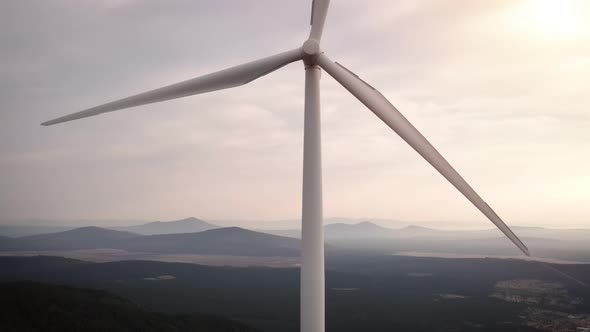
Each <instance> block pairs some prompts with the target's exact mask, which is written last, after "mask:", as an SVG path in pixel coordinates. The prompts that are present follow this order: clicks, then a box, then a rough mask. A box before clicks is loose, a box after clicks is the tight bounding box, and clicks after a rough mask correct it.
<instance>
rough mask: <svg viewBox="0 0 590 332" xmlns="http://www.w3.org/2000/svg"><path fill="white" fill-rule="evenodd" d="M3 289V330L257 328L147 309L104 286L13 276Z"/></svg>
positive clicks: (229, 331)
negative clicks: (18, 279)
mask: <svg viewBox="0 0 590 332" xmlns="http://www.w3.org/2000/svg"><path fill="white" fill-rule="evenodd" d="M0 293H2V297H1V298H0V331H82V330H83V331H88V332H94V331H96V332H99V331H113V332H117V331H121V332H123V331H145V332H150V331H154V332H155V331H178V332H180V331H210V332H254V331H256V330H255V329H253V328H250V327H248V326H246V325H244V324H242V323H239V322H236V321H232V320H228V319H224V318H220V317H215V316H209V315H199V314H190V315H166V314H160V313H152V312H148V311H145V310H144V309H142V308H141V307H140V306H138V305H136V304H134V303H132V302H130V301H128V300H126V299H124V298H121V297H119V296H115V295H112V294H110V293H107V292H105V291H101V290H90V289H80V288H73V287H66V286H56V285H50V284H41V283H33V282H13V283H7V284H0ZM81 327H83V329H81Z"/></svg>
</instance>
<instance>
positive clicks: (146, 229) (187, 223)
mask: <svg viewBox="0 0 590 332" xmlns="http://www.w3.org/2000/svg"><path fill="white" fill-rule="evenodd" d="M215 228H219V226H217V225H214V224H211V223H208V222H206V221H203V220H201V219H197V218H193V217H191V218H186V219H181V220H174V221H154V222H150V223H147V224H143V225H135V226H128V227H118V228H114V229H117V230H123V231H128V232H132V233H137V234H142V235H157V234H180V233H196V232H203V231H207V230H210V229H215Z"/></svg>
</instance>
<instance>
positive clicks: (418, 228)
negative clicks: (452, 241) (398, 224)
mask: <svg viewBox="0 0 590 332" xmlns="http://www.w3.org/2000/svg"><path fill="white" fill-rule="evenodd" d="M401 230H402V231H412V232H425V231H428V232H430V231H433V230H434V229H432V228H428V227H424V226H418V225H408V226H406V227H404V228H402V229H401Z"/></svg>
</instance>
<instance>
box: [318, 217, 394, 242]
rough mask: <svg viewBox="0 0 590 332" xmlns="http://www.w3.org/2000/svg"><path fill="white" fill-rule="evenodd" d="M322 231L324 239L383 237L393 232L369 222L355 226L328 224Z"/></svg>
mask: <svg viewBox="0 0 590 332" xmlns="http://www.w3.org/2000/svg"><path fill="white" fill-rule="evenodd" d="M324 230H325V235H326V238H341V237H385V236H389V235H390V234H391V233H392V232H393V230H392V229H390V228H386V227H382V226H379V225H377V224H374V223H372V222H369V221H363V222H360V223H357V224H343V223H335V224H329V225H326V226H325V227H324Z"/></svg>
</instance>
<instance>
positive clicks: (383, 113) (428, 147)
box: [318, 54, 530, 256]
mask: <svg viewBox="0 0 590 332" xmlns="http://www.w3.org/2000/svg"><path fill="white" fill-rule="evenodd" d="M318 63H319V65H320V67H322V68H323V69H324V70H325V71H326V72H328V74H330V76H332V77H333V78H334V79H335V80H336V81H338V82H339V83H340V84H342V86H344V87H345V88H346V89H347V90H348V91H349V92H350V93H352V94H353V95H354V96H355V97H356V98H357V99H358V100H360V101H361V102H362V103H363V104H365V106H367V108H369V109H370V110H371V111H372V112H373V113H375V115H377V116H378V117H379V118H380V119H381V120H383V122H385V123H386V124H387V125H388V126H389V127H390V128H391V129H393V131H395V132H396V133H397V134H398V135H399V136H400V137H401V138H402V139H404V140H405V141H406V142H407V143H408V144H409V145H410V146H411V147H412V148H413V149H414V150H416V152H418V153H419V154H420V155H421V156H422V157H423V158H424V159H426V161H428V162H429V163H430V164H431V165H432V166H433V167H434V168H435V169H436V170H437V171H439V172H440V174H442V176H444V177H445V178H446V179H447V180H448V181H449V182H451V184H453V186H455V188H457V189H458V190H459V191H460V192H461V193H462V194H463V195H464V196H465V197H467V199H468V200H469V201H471V203H473V205H475V206H476V207H477V208H478V209H479V210H480V211H481V212H482V213H483V214H484V215H485V216H486V217H487V218H488V219H489V220H490V221H491V222H492V223H494V225H496V227H498V228H499V229H500V230H501V231H502V232H503V233H504V234H505V235H506V236H507V237H508V238H509V239H510V240H511V241H512V242H513V243H514V244H515V245H516V246H517V247H518V248H519V249H520V250H521V251H522V252H523V253H524V254H525V255H527V256H530V253H529V250H528V248H527V247H526V246H525V245H524V243H522V241H520V239H519V238H518V237H517V236H516V235H515V234H514V233H513V232H512V230H511V229H510V228H509V227H508V226H507V225H506V224H505V223H504V222H503V221H502V219H500V217H499V216H498V215H497V214H496V212H494V210H492V208H490V206H489V205H488V204H487V203H486V202H485V201H484V200H483V199H482V198H481V197H480V196H479V195H478V194H477V193H476V192H475V190H473V189H472V188H471V186H470V185H469V184H468V183H467V182H466V181H465V180H464V179H463V178H462V177H461V175H459V173H457V171H456V170H455V169H454V168H453V167H452V166H451V165H450V164H449V163H448V162H447V161H446V160H445V158H444V157H443V156H442V155H441V154H440V153H439V152H438V151H437V150H436V149H435V148H434V146H432V144H430V142H428V140H427V139H426V138H425V137H424V136H422V134H421V133H420V132H419V131H418V130H417V129H416V128H415V127H414V126H413V125H412V124H411V123H410V122H409V121H408V120H407V119H406V118H405V117H404V116H403V115H402V114H401V113H400V112H399V111H398V110H397V109H396V108H395V107H394V106H393V105H392V104H391V103H390V102H389V101H388V100H387V99H385V97H384V96H383V95H382V94H381V93H380V92H379V91H377V90H376V89H375V88H373V87H372V86H370V85H368V84H367V83H366V82H364V81H363V80H361V79H360V78H359V77H358V76H357V75H355V74H354V73H352V72H351V71H350V70H348V69H346V68H344V67H343V66H342V65H340V64H338V63H335V62H333V61H332V60H330V59H329V58H328V57H327V56H325V55H324V54H321V55H320V56H319V58H318Z"/></svg>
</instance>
